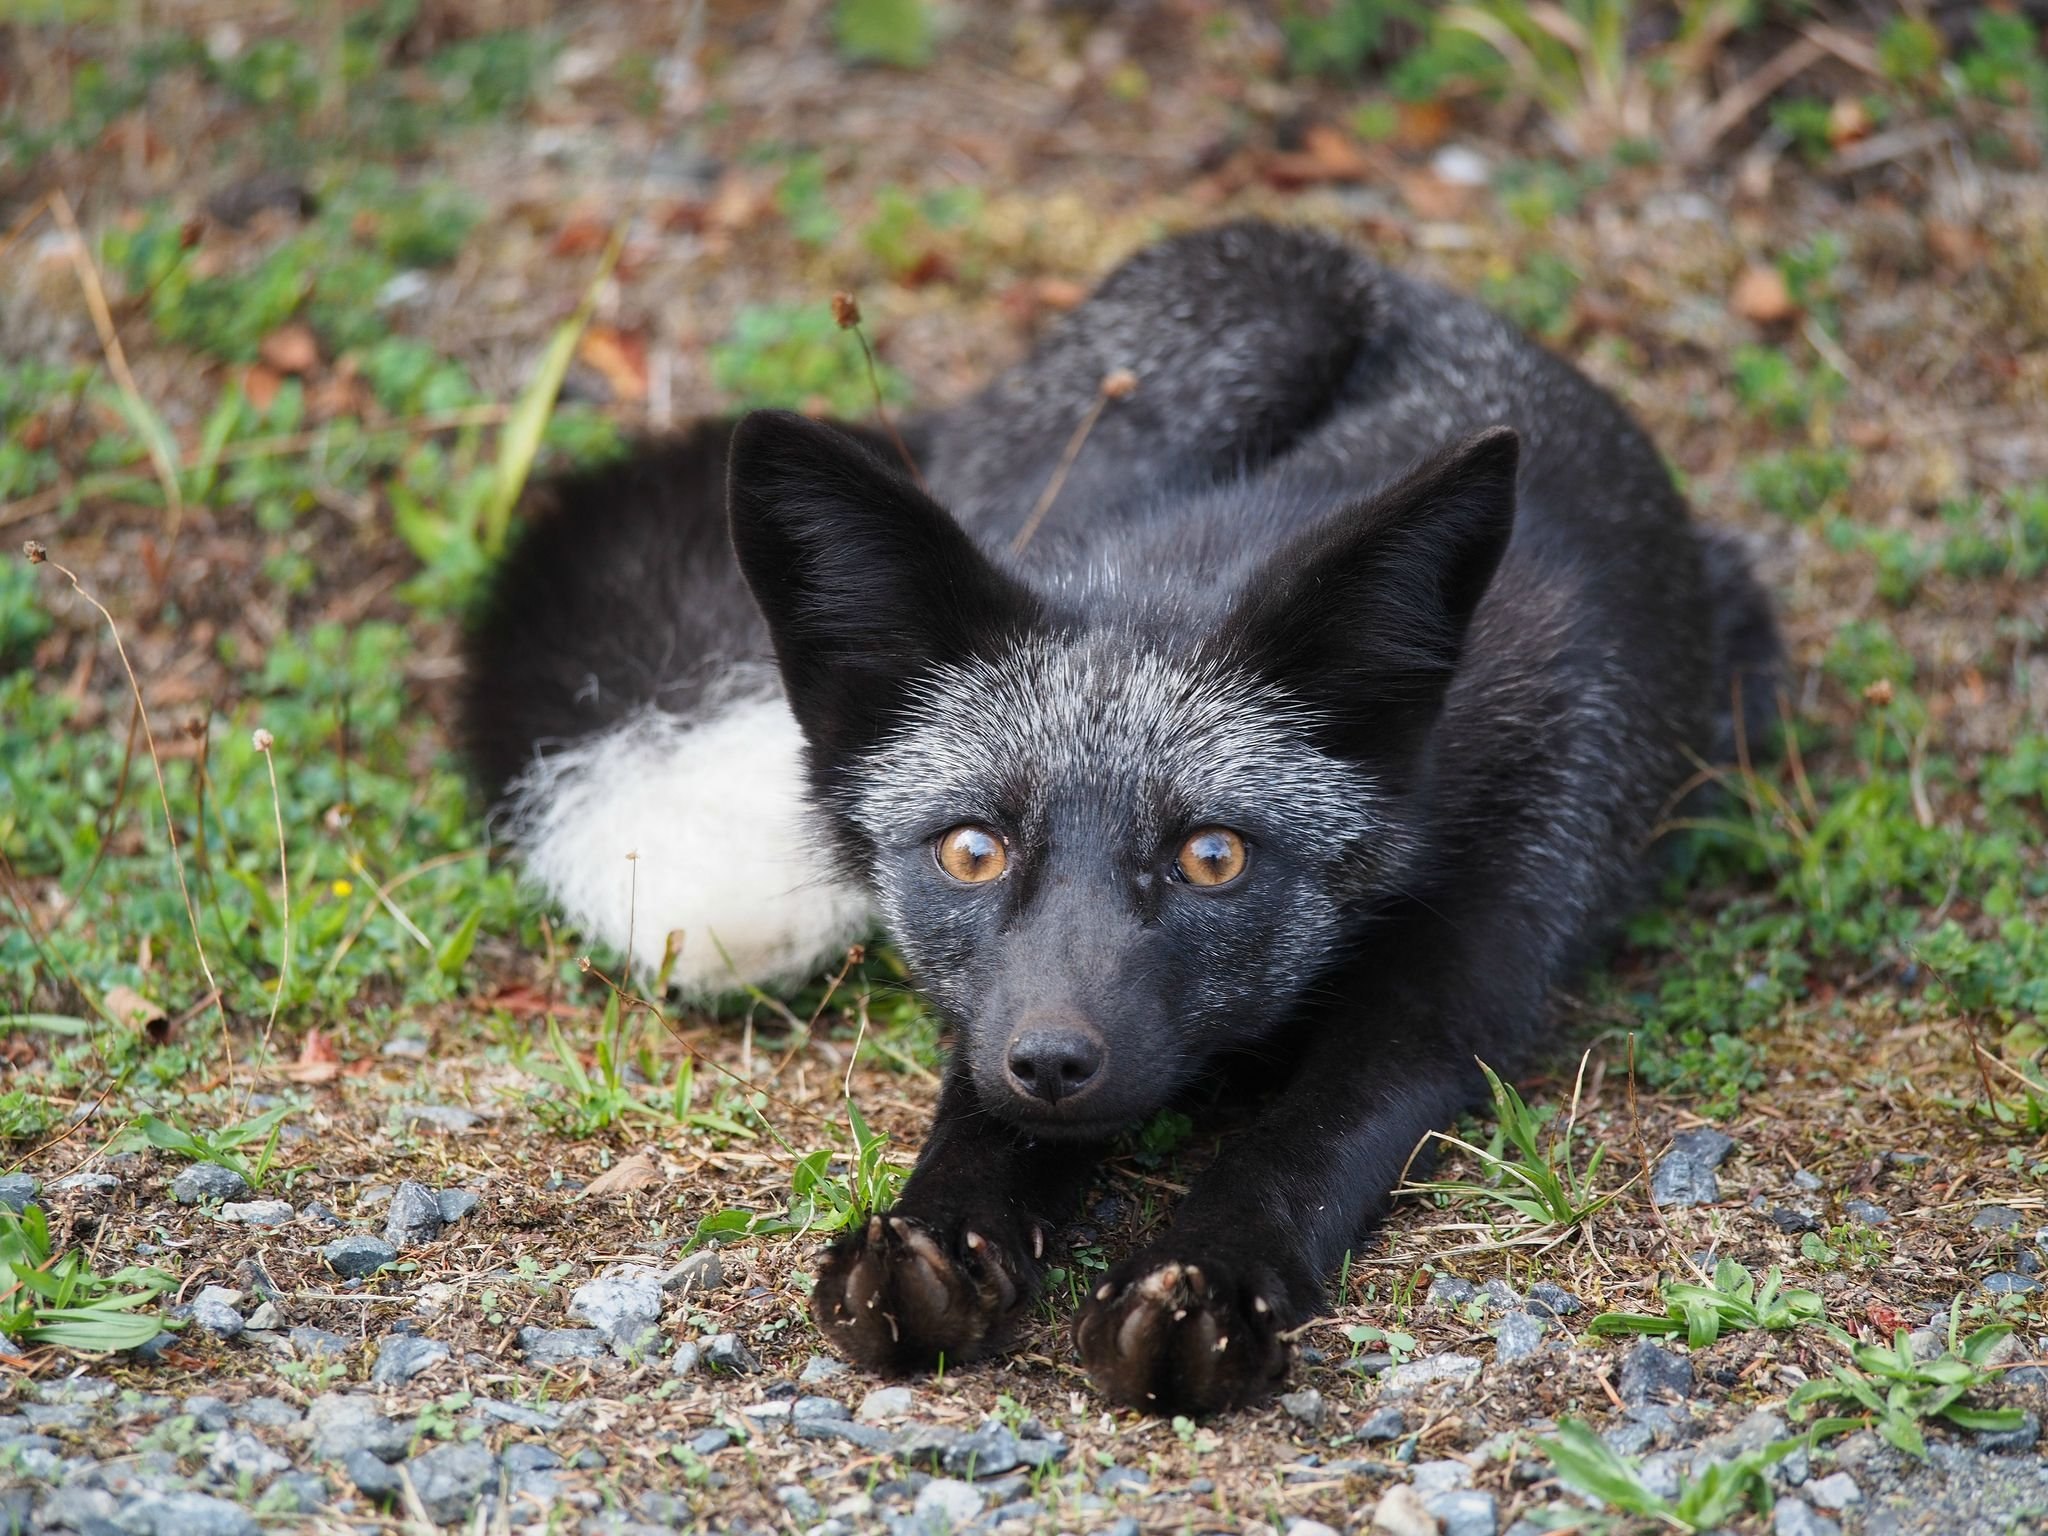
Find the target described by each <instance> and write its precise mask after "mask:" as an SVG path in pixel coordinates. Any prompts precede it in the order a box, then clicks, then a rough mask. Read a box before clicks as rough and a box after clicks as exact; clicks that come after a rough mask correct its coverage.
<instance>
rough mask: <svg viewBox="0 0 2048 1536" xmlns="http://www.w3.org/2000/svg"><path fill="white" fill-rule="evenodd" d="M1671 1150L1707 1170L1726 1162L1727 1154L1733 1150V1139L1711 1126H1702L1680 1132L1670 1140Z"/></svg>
mask: <svg viewBox="0 0 2048 1536" xmlns="http://www.w3.org/2000/svg"><path fill="white" fill-rule="evenodd" d="M1671 1150H1672V1151H1674V1152H1682V1153H1684V1154H1685V1155H1686V1156H1687V1157H1689V1158H1691V1159H1692V1160H1693V1161H1694V1162H1697V1163H1704V1164H1706V1166H1707V1167H1709V1168H1718V1167H1720V1166H1721V1164H1723V1163H1724V1162H1726V1161H1727V1160H1728V1154H1729V1153H1730V1152H1733V1151H1734V1150H1735V1138H1734V1137H1732V1136H1729V1135H1726V1134H1725V1133H1723V1132H1721V1131H1717V1130H1715V1129H1714V1128H1713V1127H1712V1126H1702V1127H1700V1129H1698V1130H1696V1131H1681V1132H1680V1133H1679V1134H1678V1135H1676V1136H1674V1137H1672V1138H1671Z"/></svg>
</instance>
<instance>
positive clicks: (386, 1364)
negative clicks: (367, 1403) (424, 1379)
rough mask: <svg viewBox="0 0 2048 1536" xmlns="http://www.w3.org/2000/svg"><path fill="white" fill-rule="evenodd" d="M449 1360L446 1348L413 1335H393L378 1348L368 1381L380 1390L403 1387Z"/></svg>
mask: <svg viewBox="0 0 2048 1536" xmlns="http://www.w3.org/2000/svg"><path fill="white" fill-rule="evenodd" d="M447 1358H448V1346H447V1345H446V1344H443V1343H442V1342H441V1341H440V1340H439V1339H428V1338H422V1337H421V1336H420V1335H419V1334H416V1333H394V1334H392V1335H391V1337H389V1338H388V1339H386V1340H385V1341H384V1342H383V1343H382V1344H381V1345H379V1346H378V1349H377V1363H376V1364H375V1365H373V1366H372V1367H370V1380H371V1381H373V1382H375V1383H376V1384H377V1385H378V1386H380V1387H402V1386H404V1385H405V1384H406V1383H407V1382H409V1381H411V1380H412V1379H413V1378H414V1377H415V1376H417V1375H419V1374H420V1373H421V1372H422V1371H425V1370H426V1369H427V1368H428V1367H430V1366H432V1365H434V1364H436V1363H437V1362H439V1361H442V1360H446V1359H447Z"/></svg>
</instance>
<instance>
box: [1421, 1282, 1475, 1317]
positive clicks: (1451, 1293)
mask: <svg viewBox="0 0 2048 1536" xmlns="http://www.w3.org/2000/svg"><path fill="white" fill-rule="evenodd" d="M1478 1294H1479V1287H1477V1286H1476V1285H1474V1284H1473V1283H1472V1282H1471V1281H1470V1280H1460V1279H1459V1278H1458V1277H1457V1276H1456V1275H1438V1276H1437V1277H1436V1278H1435V1279H1434V1280H1432V1281H1430V1282H1429V1295H1428V1297H1427V1298H1425V1299H1426V1300H1427V1301H1428V1302H1429V1304H1430V1305H1431V1306H1432V1307H1443V1308H1445V1309H1446V1310H1450V1311H1455V1310H1456V1309H1457V1308H1459V1307H1462V1306H1463V1305H1465V1303H1466V1302H1468V1301H1470V1300H1472V1299H1473V1298H1474V1297H1475V1296H1477V1295H1478Z"/></svg>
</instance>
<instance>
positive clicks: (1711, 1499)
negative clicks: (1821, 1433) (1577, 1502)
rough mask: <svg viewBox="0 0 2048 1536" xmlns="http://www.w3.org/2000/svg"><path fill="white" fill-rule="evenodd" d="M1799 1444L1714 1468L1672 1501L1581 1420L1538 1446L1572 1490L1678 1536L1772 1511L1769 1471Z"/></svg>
mask: <svg viewBox="0 0 2048 1536" xmlns="http://www.w3.org/2000/svg"><path fill="white" fill-rule="evenodd" d="M1799 1444H1800V1442H1799V1441H1798V1440H1797V1439H1789V1440H1780V1441H1778V1442H1777V1443H1775V1444H1773V1445H1769V1446H1765V1447H1764V1448H1762V1449H1761V1450H1754V1451H1745V1452H1743V1453H1742V1454H1741V1455H1740V1456H1737V1457H1735V1458H1734V1459H1733V1460H1731V1461H1716V1462H1709V1463H1708V1464H1707V1465H1706V1466H1705V1467H1704V1468H1702V1469H1701V1470H1700V1471H1699V1472H1698V1473H1696V1474H1695V1475H1693V1476H1690V1477H1681V1478H1680V1479H1679V1484H1678V1492H1677V1494H1676V1495H1674V1496H1673V1497H1670V1498H1666V1497H1665V1496H1664V1495H1663V1494H1660V1493H1658V1492H1657V1491H1656V1490H1654V1489H1653V1488H1651V1487H1650V1486H1649V1484H1647V1483H1646V1482H1644V1481H1643V1477H1642V1474H1641V1472H1639V1471H1638V1470H1637V1468H1636V1466H1635V1464H1634V1463H1633V1462H1631V1461H1630V1460H1629V1459H1628V1458H1627V1457H1625V1456H1622V1455H1621V1454H1620V1453H1618V1452H1617V1451H1615V1450H1614V1449H1613V1448H1612V1447H1611V1446H1609V1445H1608V1444H1607V1442H1606V1441H1604V1440H1602V1439H1601V1438H1600V1437H1599V1436H1598V1435H1597V1434H1595V1433H1594V1432H1593V1430H1592V1429H1591V1428H1590V1427H1589V1426H1588V1425H1587V1424H1586V1423H1585V1422H1584V1421H1583V1420H1580V1419H1562V1420H1560V1421H1559V1422H1558V1426H1557V1434H1556V1435H1554V1436H1552V1437H1551V1438H1549V1439H1546V1440H1539V1441H1538V1442H1537V1445H1538V1446H1539V1447H1541V1449H1542V1450H1543V1452H1544V1454H1546V1455H1547V1456H1549V1457H1550V1459H1551V1462H1552V1464H1553V1465H1555V1466H1556V1468H1557V1473H1558V1476H1559V1477H1560V1478H1562V1479H1563V1480H1564V1481H1565V1482H1566V1483H1567V1484H1569V1485H1570V1486H1571V1487H1573V1488H1574V1489H1576V1490H1578V1491H1579V1492H1580V1493H1582V1494H1585V1495H1587V1496H1588V1497H1589V1498H1594V1499H1598V1500H1599V1501H1600V1502H1601V1503H1603V1504H1606V1505H1610V1506H1612V1507H1613V1508H1615V1509H1618V1510H1621V1511H1623V1512H1624V1513H1626V1514H1631V1515H1636V1516H1638V1517H1640V1518H1642V1519H1645V1520H1657V1521H1661V1522H1662V1523H1663V1524H1665V1525H1668V1526H1670V1527H1672V1528H1673V1529H1675V1530H1679V1531H1687V1532H1691V1531H1709V1530H1713V1529H1715V1528H1717V1527H1719V1526H1723V1525H1726V1524H1727V1523H1728V1522H1729V1521H1731V1520H1734V1519H1736V1518H1737V1517H1739V1516H1741V1515H1744V1514H1747V1513H1750V1512H1752V1511H1754V1512H1756V1513H1758V1514H1769V1513H1770V1510H1771V1503H1772V1499H1771V1482H1770V1476H1769V1472H1770V1468H1771V1467H1772V1466H1773V1465H1774V1464H1775V1463H1777V1462H1779V1461H1782V1460H1783V1459H1784V1458H1785V1457H1787V1456H1789V1455H1791V1454H1792V1452H1793V1451H1795V1450H1797V1449H1798V1448H1799Z"/></svg>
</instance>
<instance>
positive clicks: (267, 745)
mask: <svg viewBox="0 0 2048 1536" xmlns="http://www.w3.org/2000/svg"><path fill="white" fill-rule="evenodd" d="M250 741H251V744H252V745H254V746H255V748H256V750H257V751H258V752H261V753H262V754H263V766H264V767H265V768H266V769H268V770H269V772H270V814H271V816H272V817H273V818H274V819H275V821H276V823H277V904H278V910H279V912H280V913H281V914H282V915H283V919H284V950H283V953H282V954H280V955H279V956H278V961H277V987H276V989H275V990H274V991H273V992H272V993H271V994H270V1018H269V1019H268V1020H267V1021H266V1022H265V1024H264V1026H263V1056H264V1059H265V1060H268V1059H269V1056H270V1037H271V1035H272V1034H273V1033H274V1032H275V1031H276V1029H277V1010H278V1008H279V1007H280V1006H282V1005H283V1003H284V984H285V982H286V981H287V980H289V979H290V977H291V973H292V872H291V866H290V865H289V864H288V863H286V862H285V851H284V802H283V801H282V800H280V799H279V798H278V793H277V759H276V758H274V757H272V756H271V755H270V749H271V746H272V745H273V738H272V736H271V734H270V732H268V731H266V730H262V729H260V728H259V729H258V730H257V731H256V733H255V734H254V735H253V736H252V737H251V738H250ZM250 1091H251V1092H254V1091H255V1084H254V1082H253V1081H252V1082H251V1084H250ZM244 1107H245V1108H246V1107H247V1106H246V1105H245V1106H244Z"/></svg>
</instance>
